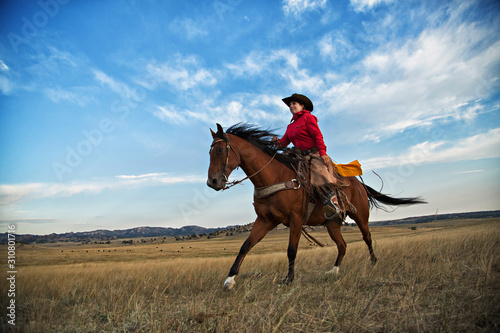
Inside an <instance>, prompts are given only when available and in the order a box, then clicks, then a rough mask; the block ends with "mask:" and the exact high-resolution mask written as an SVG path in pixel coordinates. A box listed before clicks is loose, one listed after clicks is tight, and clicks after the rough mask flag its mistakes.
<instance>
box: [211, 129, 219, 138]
mask: <svg viewBox="0 0 500 333" xmlns="http://www.w3.org/2000/svg"><path fill="white" fill-rule="evenodd" d="M210 133H212V138H214V139H215V136H216V135H217V133H215V132H214V131H212V129H210Z"/></svg>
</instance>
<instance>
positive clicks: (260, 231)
mask: <svg viewBox="0 0 500 333" xmlns="http://www.w3.org/2000/svg"><path fill="white" fill-rule="evenodd" d="M273 228H274V225H272V224H270V223H266V222H264V221H262V220H261V219H260V218H257V220H255V223H254V225H253V227H252V231H250V235H249V236H248V238H247V239H246V240H245V242H244V243H243V245H242V246H241V248H240V252H239V253H238V255H237V256H236V260H235V261H234V263H233V266H231V269H230V270H229V274H228V277H227V279H226V281H224V290H228V289H231V288H233V287H234V285H235V284H236V282H235V281H234V278H235V276H236V275H237V274H238V272H239V271H240V266H241V263H242V262H243V259H245V256H246V255H247V253H248V252H249V251H250V249H251V248H252V247H254V245H255V244H257V243H258V242H260V240H262V238H264V236H265V235H267V233H268V232H269V231H270V230H272V229H273Z"/></svg>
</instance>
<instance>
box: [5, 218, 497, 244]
mask: <svg viewBox="0 0 500 333" xmlns="http://www.w3.org/2000/svg"><path fill="white" fill-rule="evenodd" d="M492 217H500V210H494V211H482V212H469V213H452V214H438V215H425V216H415V217H408V218H404V219H397V220H388V221H379V222H372V223H371V224H373V225H398V224H417V223H425V222H432V221H441V220H458V219H477V218H492ZM252 226H253V223H249V224H246V225H237V226H229V227H225V228H204V227H199V226H195V225H190V226H184V227H182V228H162V227H137V228H132V229H125V230H95V231H85V232H67V233H62V234H50V235H29V234H28V235H16V242H21V243H25V244H30V243H56V242H95V241H100V242H102V241H108V240H113V239H123V238H137V237H144V238H159V237H176V239H178V240H182V239H191V238H196V237H200V236H207V237H208V238H212V237H221V236H231V235H236V234H241V233H245V232H249V231H250V230H251V229H252ZM0 244H7V233H3V234H0Z"/></svg>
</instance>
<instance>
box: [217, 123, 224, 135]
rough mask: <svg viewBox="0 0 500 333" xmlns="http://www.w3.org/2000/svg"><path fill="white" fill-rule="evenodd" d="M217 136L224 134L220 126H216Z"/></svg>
mask: <svg viewBox="0 0 500 333" xmlns="http://www.w3.org/2000/svg"><path fill="white" fill-rule="evenodd" d="M217 134H224V130H223V129H222V126H221V125H220V124H217Z"/></svg>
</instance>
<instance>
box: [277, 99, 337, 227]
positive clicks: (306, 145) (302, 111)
mask: <svg viewBox="0 0 500 333" xmlns="http://www.w3.org/2000/svg"><path fill="white" fill-rule="evenodd" d="M283 102H284V103H285V104H286V105H288V107H289V108H290V112H291V113H292V115H293V117H292V120H291V121H290V124H289V125H288V127H287V129H286V132H285V135H284V136H283V137H282V138H281V139H278V138H277V137H274V138H273V141H274V142H275V144H276V146H277V147H280V148H283V147H286V146H288V145H289V144H290V142H291V143H293V145H294V146H295V147H298V148H300V149H301V150H302V151H304V152H307V154H308V159H309V162H310V168H311V185H312V186H313V189H314V192H315V194H316V195H318V196H319V197H320V198H321V199H322V202H323V204H324V206H323V212H324V215H325V218H326V219H327V220H330V221H331V220H333V221H335V222H337V223H342V220H343V219H342V217H341V210H340V207H339V204H338V199H337V196H336V194H335V187H336V186H337V184H338V179H337V178H336V177H335V173H334V166H333V163H332V159H331V158H330V157H329V156H328V155H327V153H326V145H325V143H324V141H323V134H322V133H321V130H320V129H319V126H318V119H317V118H316V117H315V116H313V115H312V114H311V112H312V111H313V109H314V106H313V103H312V102H311V100H310V99H309V98H308V97H307V96H304V95H300V94H293V95H292V96H290V97H286V98H283Z"/></svg>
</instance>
